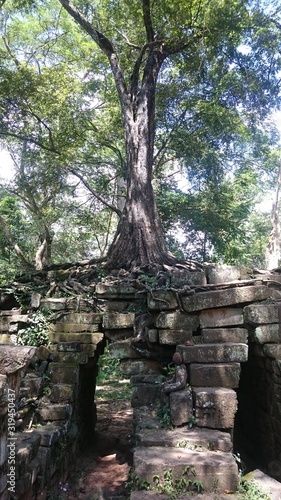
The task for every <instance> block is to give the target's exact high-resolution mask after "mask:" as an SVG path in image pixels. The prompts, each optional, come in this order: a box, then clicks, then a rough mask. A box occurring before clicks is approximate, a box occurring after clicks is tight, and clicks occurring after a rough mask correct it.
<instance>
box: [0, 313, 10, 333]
mask: <svg viewBox="0 0 281 500" xmlns="http://www.w3.org/2000/svg"><path fill="white" fill-rule="evenodd" d="M9 324H10V321H9V318H8V317H7V316H0V332H7V331H8V330H9Z"/></svg>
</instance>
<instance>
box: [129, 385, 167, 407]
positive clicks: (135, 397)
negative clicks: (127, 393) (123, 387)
mask: <svg viewBox="0 0 281 500" xmlns="http://www.w3.org/2000/svg"><path fill="white" fill-rule="evenodd" d="M159 397H160V384H137V385H134V386H133V389H132V398H131V405H132V407H133V408H136V407H140V406H149V405H153V404H155V402H156V401H157V400H159Z"/></svg>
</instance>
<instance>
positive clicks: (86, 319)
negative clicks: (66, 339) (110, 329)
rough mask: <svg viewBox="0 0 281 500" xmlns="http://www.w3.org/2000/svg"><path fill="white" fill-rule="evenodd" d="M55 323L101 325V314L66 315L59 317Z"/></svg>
mask: <svg viewBox="0 0 281 500" xmlns="http://www.w3.org/2000/svg"><path fill="white" fill-rule="evenodd" d="M57 323H72V324H73V323H75V324H87V325H92V324H94V323H95V324H101V323H102V314H101V313H73V312H72V313H68V314H65V315H63V316H61V317H60V318H59V319H58V321H57Z"/></svg>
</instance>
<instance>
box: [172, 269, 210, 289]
mask: <svg viewBox="0 0 281 500" xmlns="http://www.w3.org/2000/svg"><path fill="white" fill-rule="evenodd" d="M206 284H207V278H206V274H205V272H204V271H187V270H186V269H182V270H173V271H172V273H171V287H172V288H183V287H184V286H186V285H206Z"/></svg>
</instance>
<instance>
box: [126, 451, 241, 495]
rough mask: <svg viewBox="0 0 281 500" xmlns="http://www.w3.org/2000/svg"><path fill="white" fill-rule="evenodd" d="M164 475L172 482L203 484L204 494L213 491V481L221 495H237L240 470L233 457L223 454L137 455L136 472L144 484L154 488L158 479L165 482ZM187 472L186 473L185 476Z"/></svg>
mask: <svg viewBox="0 0 281 500" xmlns="http://www.w3.org/2000/svg"><path fill="white" fill-rule="evenodd" d="M165 471H171V473H172V475H173V479H180V478H182V477H184V478H186V479H190V480H196V481H200V482H202V486H203V488H204V491H206V492H207V491H212V489H213V488H214V480H215V481H216V487H217V489H218V490H219V491H225V490H230V491H236V489H237V486H238V469H237V465H236V463H235V460H234V458H233V456H232V454H230V453H224V452H221V451H207V452H205V453H202V452H200V451H191V450H187V449H184V448H181V449H176V448H164V447H157V446H155V447H151V448H147V447H143V448H141V447H138V448H137V449H136V451H135V453H134V466H133V472H134V474H135V475H136V476H138V477H139V478H140V479H141V480H146V481H149V482H150V483H151V484H152V485H153V484H155V481H154V477H155V476H158V477H159V480H160V481H161V482H164V474H165ZM184 471H187V473H186V474H184Z"/></svg>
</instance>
